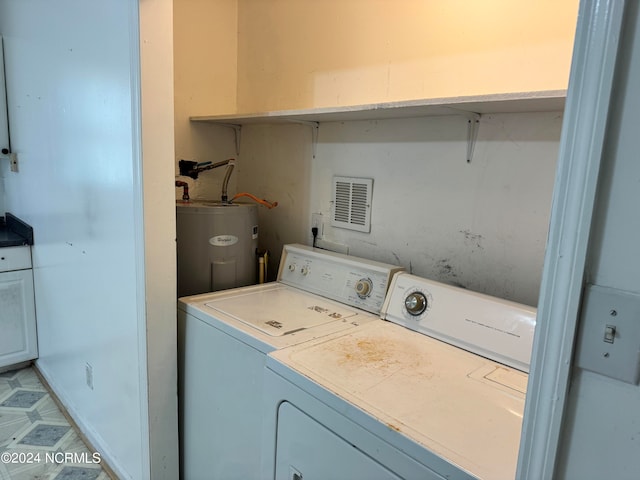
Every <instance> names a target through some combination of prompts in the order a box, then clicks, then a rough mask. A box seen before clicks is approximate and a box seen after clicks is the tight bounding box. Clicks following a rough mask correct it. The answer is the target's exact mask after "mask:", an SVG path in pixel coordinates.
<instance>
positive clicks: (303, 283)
mask: <svg viewBox="0 0 640 480" xmlns="http://www.w3.org/2000/svg"><path fill="white" fill-rule="evenodd" d="M402 270H404V269H403V268H402V267H399V266H396V265H389V264H386V263H381V262H375V261H373V260H367V259H364V258H358V257H353V256H350V255H343V254H340V253H335V252H329V251H327V250H321V249H318V248H311V247H307V246H305V245H297V244H293V245H285V246H284V249H283V251H282V258H281V260H280V269H279V271H278V281H279V282H282V283H284V284H286V285H290V286H292V287H296V288H299V289H301V290H304V291H306V292H309V293H314V294H316V295H321V296H323V297H325V298H330V299H331V300H335V301H337V302H341V303H344V304H346V305H350V306H353V307H357V308H361V309H362V310H366V311H367V312H371V313H375V314H379V313H380V311H381V309H382V304H383V303H384V299H385V296H386V294H387V289H388V288H389V284H390V283H391V277H392V276H393V275H394V274H395V273H396V272H399V271H402Z"/></svg>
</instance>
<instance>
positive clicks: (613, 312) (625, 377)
mask: <svg viewBox="0 0 640 480" xmlns="http://www.w3.org/2000/svg"><path fill="white" fill-rule="evenodd" d="M612 340H613V341H612ZM575 364H576V366H577V367H580V368H584V369H585V370H589V371H592V372H596V373H599V374H601V375H606V376H607V377H611V378H615V379H617V380H622V381H623V382H627V383H631V384H634V385H637V384H638V380H639V378H640V295H637V294H634V293H630V292H624V291H621V290H616V289H613V288H606V287H600V286H598V285H588V286H587V287H586V288H585V292H584V297H583V301H582V314H581V320H580V330H579V334H578V344H577V346H576V357H575Z"/></svg>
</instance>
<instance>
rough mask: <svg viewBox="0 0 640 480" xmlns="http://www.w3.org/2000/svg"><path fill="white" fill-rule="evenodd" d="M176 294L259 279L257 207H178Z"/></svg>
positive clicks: (201, 204)
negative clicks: (257, 264) (257, 268)
mask: <svg viewBox="0 0 640 480" xmlns="http://www.w3.org/2000/svg"><path fill="white" fill-rule="evenodd" d="M176 234H177V255H178V297H184V296H187V295H195V294H198V293H205V292H213V291H216V290H223V289H226V288H233V287H241V286H244V285H251V284H254V283H256V249H257V248H258V207H257V205H254V204H242V203H233V204H223V203H215V202H190V203H181V202H180V203H178V204H177V205H176Z"/></svg>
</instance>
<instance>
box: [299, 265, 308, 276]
mask: <svg viewBox="0 0 640 480" xmlns="http://www.w3.org/2000/svg"><path fill="white" fill-rule="evenodd" d="M300 273H301V274H302V275H308V274H309V267H308V266H304V267H302V268H301V269H300Z"/></svg>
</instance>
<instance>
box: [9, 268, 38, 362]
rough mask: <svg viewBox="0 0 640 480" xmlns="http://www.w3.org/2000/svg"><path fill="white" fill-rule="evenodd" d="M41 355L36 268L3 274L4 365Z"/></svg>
mask: <svg viewBox="0 0 640 480" xmlns="http://www.w3.org/2000/svg"><path fill="white" fill-rule="evenodd" d="M37 356H38V345H37V339H36V314H35V306H34V297H33V274H32V271H31V270H17V271H13V272H4V273H0V367H5V366H7V365H13V364H14V363H20V362H24V361H26V360H31V359H34V358H36V357H37Z"/></svg>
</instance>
